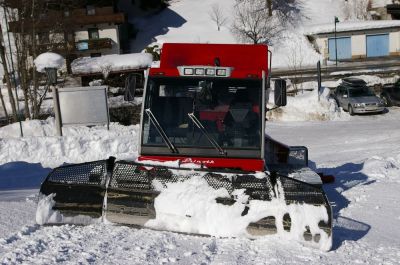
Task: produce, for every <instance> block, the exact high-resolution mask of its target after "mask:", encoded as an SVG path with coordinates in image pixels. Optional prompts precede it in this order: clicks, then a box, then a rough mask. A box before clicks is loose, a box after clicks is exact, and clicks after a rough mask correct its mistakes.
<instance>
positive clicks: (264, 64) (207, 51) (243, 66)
mask: <svg viewBox="0 0 400 265" xmlns="http://www.w3.org/2000/svg"><path fill="white" fill-rule="evenodd" d="M216 58H218V59H217V60H218V61H219V62H220V66H221V67H232V68H233V72H232V76H231V77H232V78H248V77H251V78H261V75H262V71H265V72H266V73H268V46H267V45H262V44H257V45H249V44H192V43H165V44H164V45H163V47H162V52H161V60H160V67H159V68H152V69H150V75H163V76H179V72H178V68H177V67H178V66H216V65H215V61H216Z"/></svg>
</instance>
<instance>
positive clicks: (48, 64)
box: [34, 52, 64, 73]
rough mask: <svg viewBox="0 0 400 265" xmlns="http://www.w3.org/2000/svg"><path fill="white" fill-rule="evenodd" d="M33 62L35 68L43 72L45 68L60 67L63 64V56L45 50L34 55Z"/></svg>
mask: <svg viewBox="0 0 400 265" xmlns="http://www.w3.org/2000/svg"><path fill="white" fill-rule="evenodd" d="M34 63H35V66H36V70H37V71H38V72H41V73H44V72H45V68H56V69H59V68H61V67H62V66H63V65H64V58H63V57H62V56H61V55H59V54H57V53H54V52H45V53H42V54H40V55H39V56H38V57H36V59H35V60H34Z"/></svg>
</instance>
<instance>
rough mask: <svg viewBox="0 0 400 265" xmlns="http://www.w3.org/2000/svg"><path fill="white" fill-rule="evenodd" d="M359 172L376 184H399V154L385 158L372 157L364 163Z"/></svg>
mask: <svg viewBox="0 0 400 265" xmlns="http://www.w3.org/2000/svg"><path fill="white" fill-rule="evenodd" d="M361 172H362V173H364V174H366V175H368V177H369V178H371V179H374V180H376V181H378V182H388V183H400V153H399V154H397V155H394V156H391V157H387V158H383V157H380V156H373V157H371V158H369V159H367V160H366V161H365V162H364V166H363V169H362V170H361Z"/></svg>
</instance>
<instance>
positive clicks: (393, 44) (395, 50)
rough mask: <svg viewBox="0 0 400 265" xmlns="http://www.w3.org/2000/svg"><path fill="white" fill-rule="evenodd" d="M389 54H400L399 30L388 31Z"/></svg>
mask: <svg viewBox="0 0 400 265" xmlns="http://www.w3.org/2000/svg"><path fill="white" fill-rule="evenodd" d="M389 52H390V55H396V56H400V31H397V32H391V33H389Z"/></svg>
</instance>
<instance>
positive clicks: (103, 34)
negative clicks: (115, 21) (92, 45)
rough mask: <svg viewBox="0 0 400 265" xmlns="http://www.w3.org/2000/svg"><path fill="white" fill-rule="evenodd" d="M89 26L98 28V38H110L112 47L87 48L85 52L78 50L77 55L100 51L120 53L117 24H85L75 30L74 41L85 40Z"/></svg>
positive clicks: (102, 52)
mask: <svg viewBox="0 0 400 265" xmlns="http://www.w3.org/2000/svg"><path fill="white" fill-rule="evenodd" d="M89 28H98V29H99V38H110V39H111V40H112V48H111V49H102V50H98V51H97V50H89V51H85V52H80V53H79V55H82V56H90V53H96V52H100V53H101V54H102V55H107V54H120V53H121V52H120V49H121V47H120V43H119V32H118V26H117V25H109V24H97V25H96V26H95V25H86V26H84V27H82V28H81V29H79V30H77V31H75V41H80V40H87V39H89V33H88V29H89Z"/></svg>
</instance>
